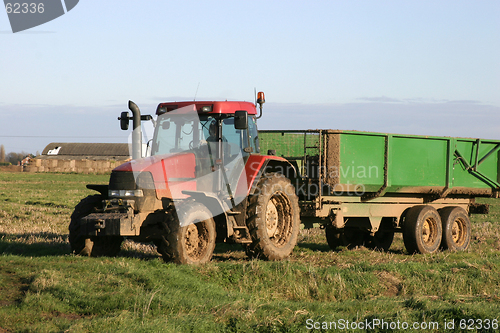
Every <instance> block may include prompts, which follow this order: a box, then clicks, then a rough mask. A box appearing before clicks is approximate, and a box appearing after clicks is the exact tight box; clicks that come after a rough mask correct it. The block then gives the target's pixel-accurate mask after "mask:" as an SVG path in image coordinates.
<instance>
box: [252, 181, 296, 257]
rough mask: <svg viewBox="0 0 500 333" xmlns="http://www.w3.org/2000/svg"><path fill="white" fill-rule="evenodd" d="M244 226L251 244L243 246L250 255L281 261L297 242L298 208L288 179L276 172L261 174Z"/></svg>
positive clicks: (293, 190)
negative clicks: (250, 238) (245, 225)
mask: <svg viewBox="0 0 500 333" xmlns="http://www.w3.org/2000/svg"><path fill="white" fill-rule="evenodd" d="M247 227H248V230H249V231H250V235H251V237H252V243H251V244H248V245H246V254H247V255H248V256H249V257H251V258H252V257H258V258H262V259H265V260H282V259H284V258H287V257H288V256H289V255H290V254H291V253H292V251H293V249H294V247H295V245H296V244H297V236H298V233H299V227H300V209H299V202H298V198H297V195H296V194H295V188H294V187H293V185H292V183H291V182H290V180H289V179H288V178H286V177H285V176H283V175H280V174H277V173H268V174H265V175H263V176H262V178H261V179H260V181H259V182H258V184H257V189H256V191H255V194H253V195H252V196H250V198H249V206H248V215H247Z"/></svg>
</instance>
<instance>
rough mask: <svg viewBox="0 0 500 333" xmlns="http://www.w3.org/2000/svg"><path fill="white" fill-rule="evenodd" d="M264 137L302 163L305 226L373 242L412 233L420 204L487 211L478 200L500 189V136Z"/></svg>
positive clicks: (320, 133)
mask: <svg viewBox="0 0 500 333" xmlns="http://www.w3.org/2000/svg"><path fill="white" fill-rule="evenodd" d="M259 141H260V145H261V150H262V151H266V149H269V150H273V151H274V152H273V153H275V154H276V155H278V156H281V157H284V158H286V159H287V160H289V161H290V162H291V163H292V164H293V165H294V166H295V167H296V169H297V173H298V176H297V177H296V178H295V180H294V185H295V187H296V189H297V194H298V196H299V200H300V201H299V203H300V207H301V221H302V223H303V224H304V226H305V227H312V226H314V224H317V223H319V224H321V225H323V226H325V227H326V228H330V229H331V234H333V235H338V234H346V233H349V234H350V235H357V237H358V238H360V237H361V236H362V237H361V238H363V239H365V240H366V239H367V238H368V239H369V238H370V237H373V236H375V235H376V234H377V232H379V231H380V233H383V234H387V233H389V234H391V233H394V232H403V233H404V221H405V218H406V216H407V213H408V212H409V211H410V210H411V209H412V208H413V207H424V206H427V207H432V209H435V210H436V211H438V212H440V214H441V212H447V211H449V210H450V209H452V208H453V207H458V208H460V209H462V210H463V212H466V213H467V214H471V213H476V212H480V213H484V212H487V207H486V206H485V205H478V204H476V203H475V198H476V197H478V196H494V197H496V196H498V190H499V188H500V184H499V181H500V178H499V177H500V172H499V170H500V168H499V149H500V141H495V140H480V139H469V138H452V137H430V136H417V135H399V134H387V133H372V132H359V131H339V130H305V131H279V130H273V131H262V130H261V131H260V132H259ZM450 207H451V208H450ZM458 208H457V209H458ZM422 209H423V208H422ZM456 211H458V210H456ZM439 223H440V224H441V221H439ZM455 227H457V226H455ZM464 227H465V225H464ZM469 229H470V226H469ZM359 235H361V236H359ZM344 236H345V235H344ZM353 237H354V236H353ZM353 237H351V239H350V240H347V241H348V242H349V241H352V238H353ZM381 237H382V236H381ZM327 238H328V234H327ZM329 243H330V242H329ZM334 245H337V244H334ZM339 245H345V244H339Z"/></svg>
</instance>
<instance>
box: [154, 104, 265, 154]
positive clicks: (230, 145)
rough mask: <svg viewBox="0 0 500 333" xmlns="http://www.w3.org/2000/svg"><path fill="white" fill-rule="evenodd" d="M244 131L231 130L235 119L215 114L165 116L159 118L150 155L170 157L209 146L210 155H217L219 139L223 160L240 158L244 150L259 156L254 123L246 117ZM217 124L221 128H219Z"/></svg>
mask: <svg viewBox="0 0 500 333" xmlns="http://www.w3.org/2000/svg"><path fill="white" fill-rule="evenodd" d="M249 118H250V119H249V122H248V124H249V129H248V132H249V134H250V135H249V136H248V134H247V130H238V129H235V128H234V118H233V117H224V116H221V115H217V114H197V113H196V114H192V113H188V114H183V113H181V114H175V113H167V114H163V115H161V116H159V117H158V122H157V126H156V131H155V136H154V139H153V150H152V155H163V154H172V153H178V152H183V151H190V150H193V149H197V148H199V147H202V146H204V145H208V146H209V149H210V153H211V154H214V155H215V154H216V151H217V149H218V145H217V144H215V143H217V142H219V137H220V138H221V141H222V146H223V147H224V148H223V149H224V150H223V151H224V155H225V159H228V158H231V157H232V156H235V155H238V154H240V153H241V154H243V155H248V153H249V152H248V151H247V152H245V151H242V150H243V149H244V148H246V147H251V148H252V149H251V151H252V152H258V147H259V144H258V137H257V127H256V125H255V119H253V118H254V117H253V116H251V117H249ZM219 124H220V125H219Z"/></svg>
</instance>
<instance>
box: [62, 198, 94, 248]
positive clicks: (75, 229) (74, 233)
mask: <svg viewBox="0 0 500 333" xmlns="http://www.w3.org/2000/svg"><path fill="white" fill-rule="evenodd" d="M101 203H102V196H101V195H99V194H97V195H89V196H88V197H86V198H84V199H82V201H80V202H79V203H78V205H76V207H75V210H74V211H73V214H71V222H70V224H69V244H70V246H71V253H74V254H79V255H82V256H90V255H91V254H92V248H93V247H94V242H93V241H92V240H91V239H90V236H87V235H84V230H82V226H81V224H80V219H81V218H82V217H85V216H87V215H89V214H91V213H93V212H94V211H95V209H96V208H97V207H99V206H100V205H101Z"/></svg>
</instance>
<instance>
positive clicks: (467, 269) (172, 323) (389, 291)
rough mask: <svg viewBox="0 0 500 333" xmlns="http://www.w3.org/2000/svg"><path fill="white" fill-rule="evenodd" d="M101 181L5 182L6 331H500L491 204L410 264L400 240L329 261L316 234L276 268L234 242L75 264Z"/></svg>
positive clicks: (0, 190)
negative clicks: (199, 256) (173, 257)
mask: <svg viewBox="0 0 500 333" xmlns="http://www.w3.org/2000/svg"><path fill="white" fill-rule="evenodd" d="M107 180H108V176H105V175H80V174H31V173H30V174H27V173H0V255H1V256H0V333H3V332H66V331H67V332H308V331H313V332H319V331H331V332H334V331H341V332H361V331H363V330H361V329H360V328H367V331H370V332H384V331H387V329H388V330H391V331H394V332H403V331H404V332H413V331H415V332H453V331H455V332H459V331H467V332H473V331H482V332H495V331H498V330H499V329H498V328H499V325H500V324H499V323H498V321H499V320H500V202H499V201H497V200H494V199H481V200H480V201H481V202H487V203H490V204H491V205H492V208H491V212H490V214H489V215H473V216H472V223H473V228H472V234H473V241H472V243H471V247H470V250H469V251H468V252H465V253H452V252H439V253H437V254H433V255H408V254H407V253H406V252H405V250H404V246H403V242H402V239H401V237H400V235H397V237H396V240H395V242H394V244H393V246H392V247H391V250H390V251H389V252H387V253H381V252H377V251H371V250H368V249H365V248H360V249H356V250H347V249H346V250H342V251H339V252H332V251H330V250H329V248H328V246H327V244H326V241H325V239H324V234H323V231H322V230H320V229H311V230H303V231H302V232H301V235H300V238H299V244H298V246H297V247H296V249H295V250H294V252H293V255H292V256H291V258H290V259H289V260H286V261H282V262H264V261H260V260H248V259H247V258H246V257H245V255H244V253H243V251H241V248H240V247H239V246H238V245H227V244H222V245H220V246H219V245H218V246H217V248H216V254H215V256H214V259H213V260H212V262H211V263H209V264H207V265H204V266H195V267H193V266H178V265H175V264H165V263H164V262H163V261H162V260H161V258H160V256H159V254H158V253H157V252H156V249H155V248H154V246H152V245H150V244H137V243H133V242H131V241H126V242H125V243H124V244H123V247H122V251H121V252H120V254H119V255H118V257H116V258H87V257H78V256H73V255H70V250H69V244H68V230H67V229H68V224H69V216H70V215H71V212H72V210H73V207H74V206H75V205H76V204H77V203H78V201H79V200H80V199H82V198H83V197H85V196H87V195H89V194H93V192H92V191H90V190H87V189H86V188H85V184H87V183H106V182H107ZM333 324H335V325H337V330H335V329H333V328H334V326H333ZM445 324H446V325H447V327H445ZM452 324H453V325H454V329H451V325H452ZM406 325H408V329H405V328H407V326H406ZM414 325H415V326H414ZM436 325H438V326H436ZM346 326H348V328H349V329H342V328H343V327H346ZM361 326H363V327H361ZM417 326H418V327H419V328H421V329H417ZM330 328H331V330H330ZM386 328H387V329H386ZM392 328H393V329H392Z"/></svg>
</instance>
